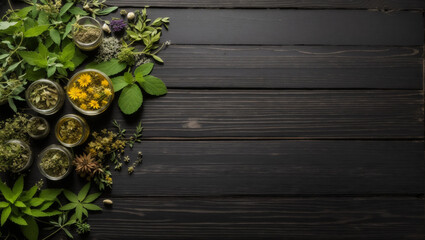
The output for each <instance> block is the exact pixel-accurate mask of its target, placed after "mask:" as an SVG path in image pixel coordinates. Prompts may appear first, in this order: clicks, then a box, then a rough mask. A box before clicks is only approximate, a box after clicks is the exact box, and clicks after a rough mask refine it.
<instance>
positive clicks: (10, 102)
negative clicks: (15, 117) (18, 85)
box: [7, 97, 18, 112]
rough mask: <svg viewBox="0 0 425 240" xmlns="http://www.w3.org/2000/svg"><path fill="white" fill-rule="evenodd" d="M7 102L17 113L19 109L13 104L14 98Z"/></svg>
mask: <svg viewBox="0 0 425 240" xmlns="http://www.w3.org/2000/svg"><path fill="white" fill-rule="evenodd" d="M7 102H8V103H9V107H10V108H11V109H12V110H13V111H14V112H17V111H18V108H17V107H16V105H15V103H14V102H13V98H11V97H9V98H8V99H7Z"/></svg>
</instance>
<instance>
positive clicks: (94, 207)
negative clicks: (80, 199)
mask: <svg viewBox="0 0 425 240" xmlns="http://www.w3.org/2000/svg"><path fill="white" fill-rule="evenodd" d="M83 207H85V208H86V209H88V210H91V211H102V208H100V207H99V206H97V205H95V204H91V203H84V204H83Z"/></svg>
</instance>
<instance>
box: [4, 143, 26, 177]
mask: <svg viewBox="0 0 425 240" xmlns="http://www.w3.org/2000/svg"><path fill="white" fill-rule="evenodd" d="M31 155H32V152H31V149H30V148H29V146H28V145H27V144H26V143H24V142H22V141H20V140H17V139H13V140H9V141H8V142H7V143H6V144H3V145H1V146H0V171H3V172H4V171H11V172H20V171H23V170H25V169H26V168H27V166H29V165H30V163H29V162H31Z"/></svg>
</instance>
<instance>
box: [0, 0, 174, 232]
mask: <svg viewBox="0 0 425 240" xmlns="http://www.w3.org/2000/svg"><path fill="white" fill-rule="evenodd" d="M105 2H106V0H25V3H27V4H28V6H26V7H24V8H22V9H14V8H13V6H12V4H11V2H10V0H8V4H9V7H10V9H8V10H7V11H6V13H5V15H4V16H3V18H2V19H1V21H0V40H1V42H0V105H4V104H7V103H8V104H9V106H10V108H11V109H13V110H14V111H15V112H18V108H17V106H16V104H15V101H25V100H26V101H27V102H28V104H29V105H30V106H32V109H33V110H35V111H36V110H37V109H41V110H40V111H39V112H40V113H43V111H42V110H43V109H48V108H49V107H51V105H55V104H57V105H58V106H59V108H60V107H61V106H62V105H60V104H58V103H60V102H61V101H62V100H61V99H60V98H61V96H60V95H61V94H60V92H62V91H63V90H64V91H63V92H64V93H66V94H67V95H68V97H69V100H70V101H71V103H72V104H73V105H78V107H80V108H82V109H83V110H84V108H93V109H98V108H101V107H102V106H105V107H108V106H109V102H107V99H109V100H111V101H112V99H113V94H114V92H115V93H117V92H120V93H119V99H118V106H119V108H120V109H121V111H122V112H123V113H124V114H132V113H134V112H136V111H137V110H138V109H139V108H140V107H141V105H142V103H143V93H146V94H149V95H154V96H161V95H164V94H166V93H167V87H166V86H165V84H164V83H163V82H162V81H161V80H160V79H159V78H157V77H154V76H153V75H151V73H152V70H153V68H154V64H155V63H163V60H162V59H161V58H160V57H159V56H158V53H159V52H160V51H161V50H163V49H165V48H166V46H167V45H169V44H170V43H169V42H168V41H167V42H164V43H160V38H161V35H162V31H163V28H165V29H168V24H169V18H167V17H165V18H157V19H155V20H151V19H149V18H148V17H147V9H146V8H144V9H141V10H140V11H139V10H138V11H134V12H127V11H126V10H121V11H120V14H121V17H120V18H112V19H111V20H104V19H101V18H100V16H102V17H103V16H106V15H108V14H110V13H112V12H114V11H116V10H117V9H118V7H114V6H107V5H106V4H105ZM96 18H97V20H96ZM87 19H89V20H90V22H89V20H87ZM99 21H100V22H101V24H98V26H96V23H99ZM112 33H114V34H113V35H110V34H112ZM104 35H106V36H105V37H103V36H104ZM116 36H121V37H119V38H118V37H116ZM99 39H100V40H99ZM93 41H94V42H95V43H94V45H93V44H92V45H90V46H88V45H87V44H86V43H88V42H93ZM95 48H97V49H96V50H95V51H93V52H92V53H95V58H94V60H93V62H90V63H88V64H87V65H86V66H85V68H86V69H95V70H98V71H100V72H101V73H102V74H104V75H105V78H99V76H100V75H99V74H93V73H87V74H82V75H80V76H79V78H77V79H75V81H74V82H71V81H70V79H69V76H70V74H71V73H72V72H73V71H74V70H75V69H76V68H77V67H79V66H80V65H82V64H83V62H84V61H85V60H86V59H87V55H86V52H85V50H93V49H95ZM80 49H81V50H80ZM122 72H124V73H122ZM76 75H77V74H76ZM109 77H110V78H111V79H109ZM39 79H50V80H52V81H53V82H52V81H50V82H49V80H43V81H44V82H35V83H34V84H32V90H31V91H27V94H25V96H23V95H24V94H23V92H24V91H25V90H26V89H27V88H28V86H29V85H30V84H31V83H32V82H34V81H37V80H39ZM71 80H72V79H71ZM58 84H59V85H58ZM67 84H68V87H65V88H64V86H65V85H67ZM109 84H111V85H109ZM56 85H57V86H59V88H56V87H55V86H56ZM70 85H71V86H70ZM30 88H31V87H30ZM28 92H30V93H29V94H28ZM74 107H75V106H74ZM52 114H53V113H52ZM70 124H71V125H72V124H73V126H72V130H70V128H71V127H69V126H70ZM74 125H75V126H74ZM113 125H114V126H115V128H116V130H115V131H111V130H108V129H103V130H101V131H99V132H92V133H91V138H90V139H89V141H88V142H87V143H86V144H85V145H84V146H83V148H81V149H83V150H82V152H76V157H75V158H74V159H72V161H67V160H66V159H67V157H68V156H71V154H70V153H69V154H68V155H67V152H69V151H68V150H67V149H66V148H64V147H62V146H58V145H51V148H50V149H49V148H46V149H48V152H47V153H45V154H44V155H43V156H45V157H43V158H42V161H41V163H40V164H39V168H40V169H43V171H44V172H46V173H47V174H50V175H52V176H53V175H54V176H53V177H55V176H56V175H57V176H59V177H60V176H64V174H63V173H65V172H67V169H70V168H71V166H70V164H72V165H74V166H75V171H76V173H77V174H78V175H79V176H81V177H83V178H85V179H87V180H88V183H87V184H86V185H85V186H84V187H83V188H82V189H81V190H80V191H79V193H77V194H75V193H73V192H71V191H68V190H65V189H42V185H43V182H42V181H40V182H39V183H37V184H36V185H34V186H32V187H31V188H30V189H28V190H24V175H23V174H24V171H25V170H26V169H27V168H28V165H30V164H31V163H32V157H33V154H32V152H31V149H30V147H29V146H30V143H31V137H32V138H43V137H45V136H46V135H47V134H48V131H49V126H48V123H47V121H46V120H45V119H44V118H42V117H32V118H31V116H29V115H27V114H25V113H17V114H16V115H15V116H14V117H12V118H9V119H6V120H3V121H0V172H13V173H14V175H13V176H16V181H15V183H14V184H12V185H11V186H13V187H9V186H7V185H6V184H5V183H3V182H2V181H0V192H1V197H0V210H1V215H0V225H1V228H0V231H1V233H0V235H1V236H5V237H6V239H7V238H15V239H20V238H21V235H23V236H24V237H25V238H27V239H30V240H33V239H38V238H39V235H40V234H39V232H40V226H44V227H46V228H45V230H46V231H48V232H47V234H44V235H45V236H46V237H44V238H43V239H48V238H50V237H52V236H54V235H55V234H56V233H58V232H63V233H64V234H65V235H67V236H68V237H69V238H73V234H72V230H75V231H76V232H77V233H78V234H85V233H87V232H89V231H90V225H89V224H88V222H87V218H88V215H89V212H90V211H100V210H102V209H101V208H100V207H99V206H97V205H95V204H93V203H92V202H93V201H95V200H96V199H97V198H99V197H100V195H101V193H92V194H89V191H90V186H91V185H92V184H95V185H96V186H97V188H98V189H99V190H100V191H102V190H104V189H106V188H111V187H112V183H113V180H112V174H111V171H110V170H109V165H110V163H111V164H112V166H113V168H114V170H117V171H119V170H121V168H122V166H123V162H124V163H125V164H129V162H130V158H129V156H126V155H125V151H124V150H125V148H126V147H127V146H128V147H130V148H132V147H133V146H134V144H135V143H138V142H140V141H141V137H142V131H143V128H142V125H141V123H140V124H139V125H138V126H137V127H136V128H135V130H134V133H133V134H132V135H131V136H129V137H128V136H126V130H125V129H122V128H121V126H120V125H119V123H118V122H117V121H115V120H114V121H113ZM63 126H66V128H65V129H63ZM63 126H62V127H61V128H60V131H59V134H60V135H61V136H62V137H63V136H65V135H66V134H65V133H69V134H71V135H69V134H68V135H69V136H68V135H66V136H67V139H74V138H75V139H77V140H78V139H79V138H81V137H82V136H83V135H84V134H83V133H82V132H81V134H80V132H79V131H80V130H81V128H83V127H84V125H81V126H79V125H78V124H77V125H76V123H74V122H66V125H65V124H63ZM79 134H80V135H81V136H80V135H79ZM87 136H88V132H87ZM87 136H86V138H87ZM57 138H58V135H57ZM58 139H60V138H58ZM62 140H63V139H62ZM84 140H85V139H84ZM70 141H71V140H70ZM83 142H84V141H83ZM12 143H13V144H14V145H12ZM17 143H19V144H17ZM61 149H63V151H62V152H61V151H59V150H61ZM46 151H47V150H46ZM142 159H143V154H142V152H138V156H137V159H136V160H134V161H133V163H131V164H129V165H128V169H127V170H128V173H129V174H132V173H133V172H134V171H135V168H136V167H137V166H138V165H139V164H141V163H142ZM104 203H105V204H112V201H111V200H109V199H106V200H104ZM39 225H40V226H39ZM16 229H20V233H17V235H16V234H15V233H16V232H15V231H14V230H16Z"/></svg>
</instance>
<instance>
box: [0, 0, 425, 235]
mask: <svg viewBox="0 0 425 240" xmlns="http://www.w3.org/2000/svg"><path fill="white" fill-rule="evenodd" d="M108 2H109V3H110V4H111V5H119V6H128V7H133V8H130V9H134V7H143V6H145V5H151V6H153V7H154V8H151V9H149V10H148V11H149V13H150V17H151V18H153V19H154V18H155V17H159V16H170V17H171V21H172V23H171V25H170V31H168V32H166V33H165V34H164V36H163V39H164V40H168V39H169V40H171V42H172V44H173V45H172V46H170V47H169V48H168V49H166V50H165V51H163V52H162V53H161V54H160V56H161V57H162V58H163V59H164V60H165V62H166V63H165V65H159V66H157V67H156V68H155V70H154V72H153V75H156V76H158V77H161V78H162V79H163V80H164V82H166V84H167V86H168V87H169V89H170V91H169V93H168V94H167V95H166V96H164V97H161V98H152V97H146V98H145V99H144V107H143V109H142V110H141V111H139V112H137V113H136V114H134V115H132V116H124V115H123V114H122V113H121V112H120V111H119V109H118V106H117V104H116V101H115V103H114V104H113V105H112V106H111V107H110V109H108V110H107V111H106V112H105V113H104V114H102V115H101V116H98V117H87V120H88V122H89V123H90V125H91V127H92V129H93V130H100V129H102V128H112V125H111V123H110V121H111V120H112V119H117V120H118V121H119V122H120V123H121V124H122V125H123V126H124V127H125V128H129V131H130V132H131V131H133V130H134V128H135V126H136V124H137V123H138V122H139V121H140V120H142V121H143V125H144V127H145V131H144V141H143V143H142V144H139V145H136V146H135V148H134V149H133V150H132V151H128V155H129V156H131V157H132V158H133V159H134V158H135V156H136V155H137V152H138V151H143V153H144V162H143V164H142V165H141V166H139V167H138V168H137V169H136V172H135V173H134V174H133V175H131V176H130V175H128V174H127V173H126V171H125V169H124V170H123V171H122V172H115V171H114V172H113V178H114V187H113V190H112V191H111V192H106V193H104V195H103V196H102V198H101V199H100V200H99V201H97V204H98V205H102V203H101V200H103V199H104V198H110V199H112V200H113V201H114V206H113V207H112V208H111V209H109V208H105V209H104V211H103V213H102V214H93V215H90V217H89V223H90V224H91V225H92V232H91V233H90V234H89V235H88V236H86V237H83V238H87V239H385V240H388V239H424V237H425V225H424V222H425V212H424V199H423V196H424V186H425V184H424V176H425V175H424V170H425V166H424V125H423V123H424V120H423V119H424V113H423V107H424V106H423V105H424V104H423V102H424V97H423V82H424V81H423V80H424V78H423V60H424V59H423V44H424V19H423V13H422V9H424V7H425V6H424V5H425V3H424V1H422V0H406V1H402V0H399V1H397V0H382V1H381V0H373V1H362V0H353V1H340V0H337V1H334V0H325V1H316V0H302V1H289V0H282V1H280V0H271V1H266V0H258V1H252V0H247V1H239V0H228V1H222V0H218V1H212V0H201V1H193V0H184V1H174V0H148V1H136V0H123V1H108ZM21 4H22V3H18V4H17V5H18V6H22V5H21ZM0 7H1V8H3V9H5V8H7V4H5V1H3V2H2V5H0ZM222 8H225V9H222ZM227 8H229V9H227ZM412 9H416V10H419V11H416V10H412ZM400 10H401V11H400ZM115 16H118V13H115ZM104 19H110V17H106V18H104ZM0 112H1V113H0V116H1V117H2V118H3V117H4V116H9V115H10V111H9V110H7V108H6V107H1V109H0ZM66 113H76V112H75V110H73V109H72V108H71V106H70V104H69V103H66V104H65V107H64V108H63V109H62V110H61V111H60V112H59V113H58V114H56V115H54V116H50V117H48V119H49V121H50V123H51V124H52V125H54V124H55V123H56V120H57V118H58V117H59V116H61V115H63V114H66ZM56 142H57V141H56V140H55V138H54V136H53V135H52V134H51V135H50V136H49V138H48V139H47V140H43V141H36V142H34V143H33V145H32V147H33V148H34V152H35V153H38V152H39V151H40V150H41V149H42V148H44V147H45V146H47V145H48V144H51V143H56ZM40 178H41V175H40V173H39V172H38V170H37V167H36V166H35V165H34V166H33V167H32V172H31V173H30V174H29V176H28V178H27V180H28V181H27V184H32V183H33V182H35V181H38V180H39V179H40ZM83 184H85V180H84V179H81V178H79V177H78V176H76V175H75V174H74V175H71V176H69V177H68V178H67V179H65V180H64V181H59V182H51V181H47V183H46V185H47V186H48V187H65V188H68V189H71V190H74V191H76V190H77V189H79V188H81V186H82V185H83ZM55 238H56V239H61V237H60V236H56V237H55Z"/></svg>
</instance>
